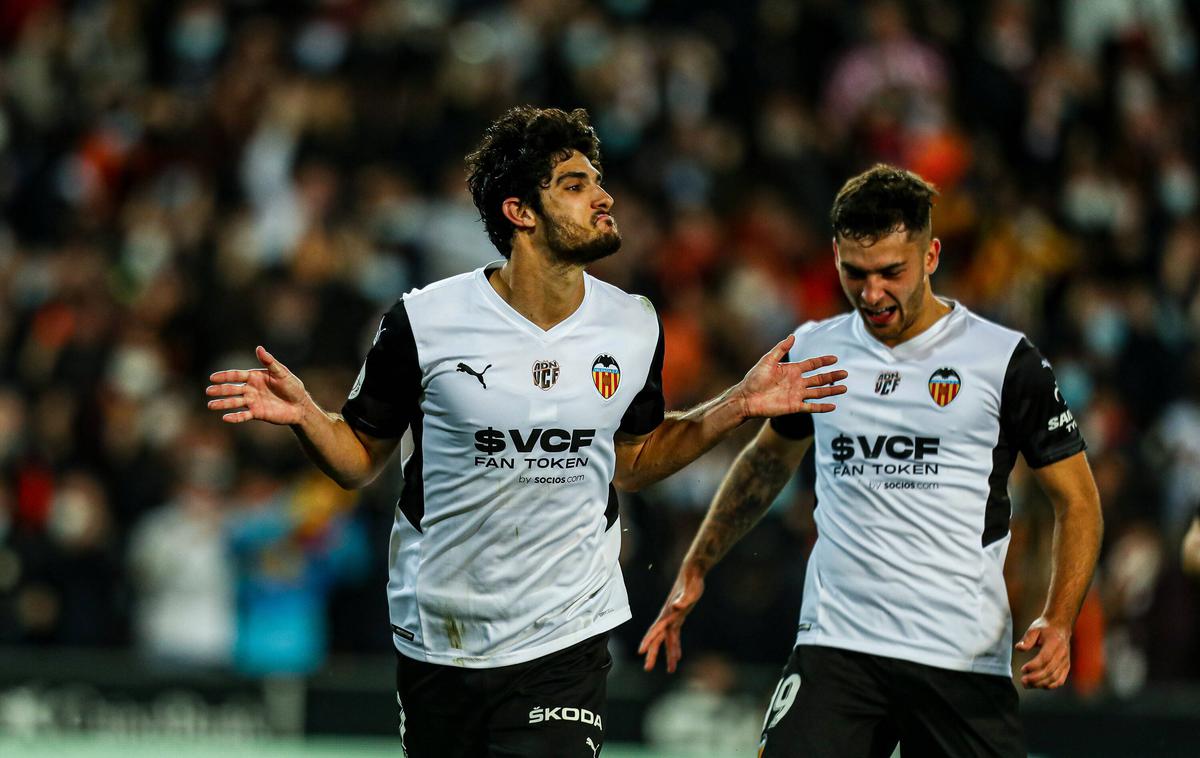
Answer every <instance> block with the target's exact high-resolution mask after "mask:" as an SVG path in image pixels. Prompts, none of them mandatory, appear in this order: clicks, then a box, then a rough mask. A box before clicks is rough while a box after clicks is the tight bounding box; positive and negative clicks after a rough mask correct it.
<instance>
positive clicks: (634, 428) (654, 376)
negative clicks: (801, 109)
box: [621, 316, 666, 436]
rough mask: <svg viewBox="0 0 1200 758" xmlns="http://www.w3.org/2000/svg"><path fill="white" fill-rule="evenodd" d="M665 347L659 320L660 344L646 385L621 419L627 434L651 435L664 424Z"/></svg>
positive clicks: (647, 375)
mask: <svg viewBox="0 0 1200 758" xmlns="http://www.w3.org/2000/svg"><path fill="white" fill-rule="evenodd" d="M656 318H657V316H656ZM665 346H666V345H665V340H664V338H663V325H662V319H658V344H657V345H656V346H655V348H654V358H652V359H651V361H650V370H649V371H647V372H646V383H645V384H644V385H643V386H642V389H641V390H640V391H639V392H638V393H637V394H636V395H634V397H633V400H632V401H631V402H630V403H629V408H628V409H627V410H626V411H625V415H624V416H622V417H621V431H622V432H624V433H626V434H632V435H636V436H640V435H643V434H649V433H650V432H652V431H654V430H655V429H657V428H658V425H659V424H661V423H662V420H663V416H664V414H665V413H666V400H665V399H664V398H663V387H662V369H663V355H664V353H665Z"/></svg>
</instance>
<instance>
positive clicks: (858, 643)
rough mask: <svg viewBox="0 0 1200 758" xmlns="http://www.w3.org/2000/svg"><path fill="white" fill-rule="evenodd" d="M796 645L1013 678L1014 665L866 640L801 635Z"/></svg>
mask: <svg viewBox="0 0 1200 758" xmlns="http://www.w3.org/2000/svg"><path fill="white" fill-rule="evenodd" d="M796 645H797V646H800V645H822V646H825V647H836V648H839V649H842V650H853V651H854V652H856V653H867V654H868V655H881V656H884V657H885V658H896V659H898V660H902V661H908V662H910V663H919V664H921V665H923V666H933V667H934V668H939V669H948V670H950V671H965V672H968V673H972V674H996V675H997V676H1007V677H1011V676H1012V663H1011V662H1007V663H1004V664H998V663H981V662H977V661H971V660H964V659H962V658H956V657H954V656H949V655H937V654H936V653H923V652H921V651H913V650H912V649H911V648H906V647H901V646H899V645H886V644H880V643H877V642H864V641H862V640H848V639H843V638H839V637H829V636H827V635H823V634H805V633H803V632H801V633H800V634H799V635H798V636H797V637H796Z"/></svg>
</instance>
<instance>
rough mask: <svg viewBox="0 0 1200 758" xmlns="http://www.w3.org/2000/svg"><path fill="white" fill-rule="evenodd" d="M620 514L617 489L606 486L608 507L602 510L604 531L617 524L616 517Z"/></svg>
mask: <svg viewBox="0 0 1200 758" xmlns="http://www.w3.org/2000/svg"><path fill="white" fill-rule="evenodd" d="M620 512H621V503H620V501H619V500H617V488H616V487H614V486H612V485H611V484H609V485H608V507H607V508H605V509H604V531H606V532H607V531H608V530H609V529H612V526H613V524H615V523H617V516H618V515H619V514H620Z"/></svg>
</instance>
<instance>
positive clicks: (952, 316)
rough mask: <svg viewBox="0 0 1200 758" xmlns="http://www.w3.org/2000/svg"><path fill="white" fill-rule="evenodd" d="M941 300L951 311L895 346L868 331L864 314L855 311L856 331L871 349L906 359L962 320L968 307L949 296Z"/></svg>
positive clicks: (892, 357)
mask: <svg viewBox="0 0 1200 758" xmlns="http://www.w3.org/2000/svg"><path fill="white" fill-rule="evenodd" d="M938 300H939V301H941V302H942V303H944V304H946V305H949V306H950V311H949V312H948V313H945V314H943V315H942V317H941V318H939V319H938V320H937V321H934V322H933V323H932V324H930V325H929V328H928V329H926V330H925V331H923V332H921V333H920V334H918V335H917V336H916V337H913V338H912V339H909V340H905V341H904V342H901V343H900V344H899V345H896V346H895V347H888V346H887V345H885V344H883V342H881V341H880V340H879V339H877V338H876V337H875V335H873V334H871V333H870V332H868V331H867V327H866V325H865V324H863V320H862V314H860V313H857V312H856V313H854V315H853V318H854V333H855V335H856V336H857V337H858V338H859V339H860V340H861V341H862V342H863V343H864V344H866V345H868V346H870V349H871V350H872V351H875V352H879V353H881V354H883V355H886V356H888V358H889V359H891V360H905V359H906V358H909V357H911V356H912V355H913V353H916V352H918V351H920V350H921V349H922V348H923V347H925V346H926V345H928V344H930V343H931V342H934V341H935V340H937V339H938V338H939V337H941V336H942V335H943V334H945V333H946V330H947V329H949V328H950V327H951V326H952V325H954V324H956V323H958V322H959V321H960V320H962V318H963V315H964V314H965V313H966V308H964V307H963V305H962V303H960V302H958V301H957V300H954V299H951V298H948V297H939V298H938Z"/></svg>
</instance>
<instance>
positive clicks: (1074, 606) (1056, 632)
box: [1016, 453, 1104, 689]
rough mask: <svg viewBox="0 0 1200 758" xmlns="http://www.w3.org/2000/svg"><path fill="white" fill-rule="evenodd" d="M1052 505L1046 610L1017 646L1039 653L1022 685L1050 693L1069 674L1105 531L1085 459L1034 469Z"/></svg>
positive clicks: (1027, 666)
mask: <svg viewBox="0 0 1200 758" xmlns="http://www.w3.org/2000/svg"><path fill="white" fill-rule="evenodd" d="M1033 475H1034V477H1035V478H1036V479H1037V481H1038V484H1039V485H1041V487H1042V490H1043V491H1044V492H1045V493H1046V496H1047V497H1048V498H1049V499H1050V503H1051V504H1052V505H1053V506H1054V541H1053V547H1052V548H1051V551H1052V555H1051V573H1050V590H1049V592H1048V593H1047V595H1046V605H1045V607H1044V608H1043V610H1042V615H1041V616H1039V617H1038V618H1037V619H1036V620H1035V621H1034V622H1033V623H1032V624H1030V626H1029V630H1028V631H1027V632H1025V636H1024V637H1022V638H1021V640H1020V642H1018V643H1017V645H1016V647H1017V649H1018V650H1022V651H1028V650H1034V649H1037V650H1038V653H1037V655H1035V656H1034V657H1033V658H1032V659H1031V660H1030V661H1028V662H1027V663H1026V664H1025V665H1024V666H1022V667H1021V684H1023V685H1024V686H1025V687H1026V688H1030V689H1054V688H1056V687H1061V686H1062V685H1063V683H1064V682H1066V681H1067V674H1068V672H1069V671H1070V670H1071V632H1072V630H1073V629H1074V627H1075V617H1076V616H1078V615H1079V608H1080V606H1081V605H1082V604H1083V598H1084V595H1086V594H1087V590H1088V585H1089V584H1091V581H1092V574H1093V572H1094V571H1095V570H1096V558H1097V556H1098V555H1099V553H1100V537H1101V535H1102V534H1103V532H1104V523H1103V517H1102V516H1101V514H1100V495H1099V493H1098V492H1097V491H1096V482H1095V481H1094V480H1093V479H1092V470H1091V467H1089V466H1088V462H1087V456H1086V455H1085V454H1084V453H1076V454H1075V455H1072V456H1071V457H1069V458H1065V459H1063V460H1061V461H1058V462H1057V463H1051V464H1050V465H1048V466H1043V467H1042V468H1037V469H1034V470H1033Z"/></svg>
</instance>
